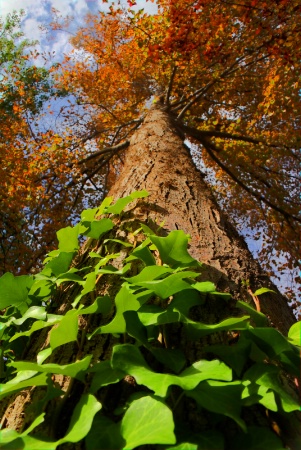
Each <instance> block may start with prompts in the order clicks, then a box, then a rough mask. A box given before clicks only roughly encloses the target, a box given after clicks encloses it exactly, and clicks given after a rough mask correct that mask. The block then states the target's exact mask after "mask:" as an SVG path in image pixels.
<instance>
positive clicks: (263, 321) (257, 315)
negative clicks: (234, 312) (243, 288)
mask: <svg viewBox="0 0 301 450" xmlns="http://www.w3.org/2000/svg"><path fill="white" fill-rule="evenodd" d="M236 306H237V307H238V308H241V309H243V310H244V311H246V312H247V313H248V314H249V315H250V317H251V319H252V320H253V322H254V323H255V325H256V326H257V327H266V326H267V325H268V323H269V321H268V318H267V317H266V316H265V315H264V314H262V313H261V312H259V311H256V309H254V308H253V307H252V306H251V305H249V304H248V303H246V302H243V301H241V300H240V301H238V302H236Z"/></svg>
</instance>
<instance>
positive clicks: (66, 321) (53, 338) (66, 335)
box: [50, 309, 78, 350]
mask: <svg viewBox="0 0 301 450" xmlns="http://www.w3.org/2000/svg"><path fill="white" fill-rule="evenodd" d="M77 332H78V311H77V310H76V309H71V310H70V311H68V312H67V313H66V314H65V316H63V318H62V320H61V321H60V323H59V325H58V326H57V327H56V328H53V329H52V330H51V333H50V347H51V348H52V350H54V349H55V348H57V347H59V346H60V345H64V344H67V343H68V342H72V341H76V340H77Z"/></svg>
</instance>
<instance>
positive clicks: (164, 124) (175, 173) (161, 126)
mask: <svg viewBox="0 0 301 450" xmlns="http://www.w3.org/2000/svg"><path fill="white" fill-rule="evenodd" d="M140 189H147V191H148V192H149V193H150V196H149V197H148V198H147V199H146V201H143V202H141V201H137V207H136V208H135V209H132V207H131V211H132V214H134V219H137V220H139V221H143V222H145V223H148V224H149V225H150V226H151V225H154V223H157V224H160V223H161V222H162V221H164V226H163V227H164V230H167V231H170V230H174V229H182V230H184V231H185V232H186V233H188V234H190V235H191V243H190V253H191V254H192V256H194V257H195V258H197V259H198V260H200V261H201V262H203V263H204V266H203V270H202V277H203V278H204V280H211V281H213V282H214V283H215V284H216V285H217V288H218V289H219V290H222V291H228V292H230V293H232V294H233V295H234V296H235V297H240V296H241V297H242V298H243V299H244V300H246V299H249V301H250V303H252V301H253V300H252V297H251V295H250V294H249V293H248V292H247V290H246V287H244V284H243V281H245V280H250V285H251V288H252V289H253V290H255V289H257V288H259V287H261V286H263V287H269V288H272V289H273V290H276V291H277V289H276V288H275V286H273V285H272V283H271V282H270V281H269V279H268V277H267V276H266V275H265V274H264V273H263V272H262V270H261V268H260V266H259V264H258V263H257V261H255V260H254V258H253V257H252V255H251V253H250V252H249V250H248V248H247V246H246V244H245V243H244V241H243V239H242V238H241V237H240V236H239V234H238V233H237V231H236V230H235V229H234V228H233V227H232V225H231V224H230V223H229V221H228V220H227V218H226V217H225V215H224V214H223V213H222V212H221V210H220V208H219V206H218V205H217V203H216V201H215V200H214V198H213V196H212V193H211V190H210V188H209V187H208V186H207V185H206V183H205V182H204V180H203V178H202V177H201V176H200V173H199V172H198V170H197V169H196V167H195V165H194V163H193V161H192V159H191V156H190V154H189V151H188V150H187V148H186V147H185V146H184V144H183V138H182V137H181V136H180V135H179V134H178V133H177V131H176V129H175V128H174V126H173V125H172V121H171V120H170V118H169V116H168V114H167V113H166V112H165V111H164V110H163V109H162V108H161V107H160V106H155V107H153V108H152V109H151V110H150V112H149V113H148V115H147V116H146V118H145V120H144V123H143V124H142V126H141V127H140V129H139V130H138V131H137V132H136V133H135V134H134V135H133V137H132V139H131V145H130V147H129V148H128V149H127V151H126V156H125V161H124V166H123V169H122V172H121V174H120V176H119V178H118V180H117V182H116V184H115V185H114V187H113V188H112V189H111V191H110V193H109V195H112V196H114V197H115V198H119V197H122V196H124V195H127V194H130V193H131V192H133V191H135V190H140ZM83 254H84V251H83ZM79 263H81V264H83V263H86V261H84V262H83V258H79ZM64 295H65V297H64ZM75 295H76V291H74V290H72V289H71V290H70V292H69V294H67V295H66V294H63V296H62V295H61V298H60V301H59V302H58V303H59V304H60V307H59V310H58V311H56V312H57V313H60V314H63V313H64V312H65V311H67V310H68V308H69V307H70V306H69V305H70V304H71V303H72V301H73V299H74V296H75ZM261 307H262V311H263V312H264V313H265V314H267V315H268V317H269V318H270V321H271V324H272V325H273V326H275V327H276V328H278V329H279V330H280V331H281V332H283V333H286V332H287V330H288V329H289V327H290V326H291V325H292V324H293V323H294V322H295V317H294V315H293V313H292V311H291V309H290V307H289V306H288V304H287V302H286V299H285V298H284V297H283V296H282V295H281V294H280V293H279V292H278V291H277V293H276V294H271V295H264V296H262V297H261ZM93 326H94V328H95V327H97V326H99V323H91V324H90V330H89V332H91V331H93V329H92V327H93ZM47 333H48V331H43V332H42V333H40V334H39V335H38V336H34V338H33V340H32V342H31V345H30V349H29V350H28V352H27V354H26V355H25V358H24V359H26V360H35V357H36V354H37V353H38V352H39V351H40V350H41V349H42V348H43V347H45V345H46V343H47V342H48V336H47ZM97 338H98V344H97V345H96V347H95V342H94V347H93V348H91V344H90V343H89V342H87V344H85V346H84V347H83V349H82V350H81V357H83V356H84V355H85V354H91V353H92V354H93V359H94V360H102V359H104V355H108V353H109V352H110V350H111V348H112V345H113V342H110V343H108V336H104V335H98V337H97ZM111 341H112V339H111ZM89 346H90V347H89ZM74 352H76V347H74V346H73V345H71V344H70V345H67V346H66V349H65V351H64V352H62V351H61V350H60V351H59V352H57V353H56V355H55V360H54V361H55V362H58V363H59V364H67V363H68V362H70V361H72V358H73V357H74ZM54 361H53V362H54ZM55 381H56V382H57V383H58V385H60V387H61V388H62V389H63V390H64V391H66V390H67V389H68V386H69V383H70V380H69V379H68V377H63V376H58V375H57V376H55ZM35 396H37V397H38V398H39V394H38V393H37V394H36V393H35V391H34V389H30V390H25V391H22V393H21V394H17V395H15V396H13V397H12V398H10V399H9V400H8V402H3V404H2V408H1V410H0V417H2V424H4V425H5V426H6V427H8V428H14V429H18V430H19V429H21V428H22V427H23V426H24V418H25V419H26V422H29V423H30V421H31V420H32V417H30V414H29V413H27V411H28V407H29V406H30V404H31V402H32V400H33V399H34V398H35ZM70 407H72V402H71V406H70V405H69V407H68V408H70ZM68 408H66V409H67V410H68V411H69V412H70V409H68ZM54 411H55V409H54ZM59 411H60V408H59ZM50 415H51V411H50ZM53 415H55V413H53ZM52 426H53V424H47V423H46V424H45V425H43V427H44V428H43V430H42V431H43V432H45V433H46V434H47V433H49V435H51V434H52V431H51V427H52ZM47 427H48V429H47ZM66 448H69V447H66ZM72 448H74V449H75V448H81V447H80V446H74V447H72Z"/></svg>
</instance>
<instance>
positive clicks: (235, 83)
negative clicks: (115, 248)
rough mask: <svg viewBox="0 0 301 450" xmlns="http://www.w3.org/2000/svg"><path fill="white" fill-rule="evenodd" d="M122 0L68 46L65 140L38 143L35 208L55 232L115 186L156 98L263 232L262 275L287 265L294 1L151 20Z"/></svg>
mask: <svg viewBox="0 0 301 450" xmlns="http://www.w3.org/2000/svg"><path fill="white" fill-rule="evenodd" d="M128 3H129V9H127V10H125V9H122V8H121V7H119V6H111V7H110V9H109V12H106V13H105V12H100V13H99V14H98V15H97V16H92V15H88V16H87V17H86V26H84V27H81V28H80V29H78V31H77V32H76V35H75V36H73V37H72V38H71V43H72V45H73V47H74V51H73V53H72V54H69V55H66V56H65V60H64V62H63V63H62V64H61V65H60V66H59V67H58V69H57V70H56V73H55V78H56V86H57V88H59V89H64V90H67V91H68V92H69V93H70V94H71V96H72V97H70V105H69V106H68V105H67V106H64V108H62V110H61V117H64V120H65V126H66V133H65V136H64V135H63V134H60V135H58V134H56V135H54V132H53V134H52V144H51V145H45V143H44V141H43V139H44V136H42V135H41V136H39V139H38V141H39V146H40V147H39V152H38V158H40V160H41V161H43V162H40V164H41V165H40V166H39V168H38V172H39V175H38V176H36V178H35V180H40V181H39V182H37V181H35V183H36V184H35V188H37V186H39V187H40V189H42V191H43V196H42V197H43V200H42V201H41V203H40V205H43V207H40V210H41V209H43V210H45V209H47V210H48V211H50V210H52V211H55V214H52V217H55V219H52V220H51V221H50V222H51V226H50V228H57V227H56V226H55V222H56V221H59V220H60V221H61V222H62V223H63V222H64V220H66V217H67V214H70V211H73V212H74V211H75V209H74V208H76V207H77V206H78V207H80V206H81V205H82V202H87V201H89V199H90V201H92V202H93V201H94V199H95V197H99V195H100V192H104V191H105V189H106V188H107V187H108V186H109V185H110V184H112V183H113V182H114V179H115V178H116V176H117V174H118V173H119V170H120V167H121V165H122V152H123V151H124V149H125V148H126V146H127V145H128V144H129V139H130V136H131V134H132V133H133V131H134V130H135V129H136V128H137V127H138V126H139V125H140V124H141V122H142V120H143V117H144V114H145V112H146V111H147V109H148V108H149V106H150V104H151V102H152V101H160V102H161V103H163V104H164V106H165V108H166V110H167V111H169V112H170V115H171V116H172V118H173V121H174V124H175V125H176V127H177V128H178V130H179V132H180V133H182V135H183V136H185V137H186V138H187V139H188V140H189V141H190V142H191V143H192V144H194V149H196V158H197V159H198V160H199V161H201V162H202V165H203V166H204V167H205V172H206V173H208V174H209V175H208V178H209V181H210V179H211V180H212V179H214V181H213V183H212V187H213V189H214V191H215V192H216V194H217V195H218V196H219V198H220V200H221V202H222V204H223V207H224V208H225V209H226V210H227V211H228V212H229V214H230V215H231V217H232V218H233V220H236V221H237V223H240V224H243V225H244V226H245V225H247V226H248V227H250V229H252V232H253V238H254V239H256V238H260V236H261V235H262V232H263V233H264V245H263V251H262V261H263V262H265V267H266V268H268V269H269V270H270V269H271V268H272V263H273V260H275V259H276V257H277V256H280V260H282V257H283V256H285V257H286V262H285V263H284V264H283V267H280V269H284V268H285V267H288V268H289V269H294V268H295V267H297V265H298V258H299V254H300V241H299V237H300V220H301V219H300V196H299V188H298V182H299V165H300V133H299V131H298V130H299V129H300V61H301V46H300V42H301V40H300V31H301V24H300V5H299V2H298V1H297V0H293V1H289V0H279V1H269V0H268V1H264V2H261V1H257V0H252V1H239V2H235V1H227V0H214V1H213V0H206V1H202V0H200V1H191V0H161V1H160V0H158V1H157V5H158V12H157V14H153V15H150V14H146V13H145V12H144V11H143V10H140V11H138V12H137V11H136V12H135V11H133V10H131V9H130V8H131V6H133V5H134V4H135V2H128ZM61 27H65V28H66V27H68V21H64V23H63V24H61V22H60V18H59V17H57V18H56V19H55V20H54V22H53V29H58V28H61ZM48 142H51V141H48ZM41 146H42V150H41ZM50 155H51V170H50V169H49V170H47V169H45V168H43V164H45V161H47V164H49V161H48V158H49V156H50ZM47 167H48V168H49V165H47ZM41 173H42V174H43V176H42V181H41ZM39 177H40V178H39ZM45 192H47V194H45ZM46 228H47V227H46ZM48 240H49V242H50V241H51V239H50V235H49V239H48ZM279 265H280V266H281V264H278V268H279Z"/></svg>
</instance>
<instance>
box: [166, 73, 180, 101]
mask: <svg viewBox="0 0 301 450" xmlns="http://www.w3.org/2000/svg"><path fill="white" fill-rule="evenodd" d="M176 71H177V66H174V68H173V70H172V74H171V76H170V80H169V83H168V88H167V92H166V97H165V104H166V105H167V106H169V105H170V103H169V99H170V94H171V91H172V85H173V80H174V78H175V74H176Z"/></svg>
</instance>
